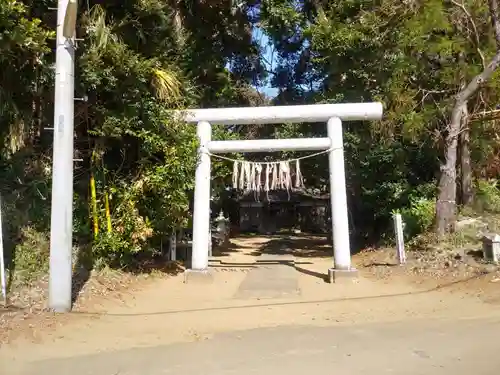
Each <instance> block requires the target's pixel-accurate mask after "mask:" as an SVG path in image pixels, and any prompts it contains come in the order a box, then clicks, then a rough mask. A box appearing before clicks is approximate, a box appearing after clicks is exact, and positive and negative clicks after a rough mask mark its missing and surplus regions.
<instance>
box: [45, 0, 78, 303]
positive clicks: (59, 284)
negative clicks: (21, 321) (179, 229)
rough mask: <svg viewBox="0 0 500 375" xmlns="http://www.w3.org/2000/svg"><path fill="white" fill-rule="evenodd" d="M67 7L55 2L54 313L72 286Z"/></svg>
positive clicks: (71, 110)
mask: <svg viewBox="0 0 500 375" xmlns="http://www.w3.org/2000/svg"><path fill="white" fill-rule="evenodd" d="M67 6H68V0H59V2H58V6H57V40H56V76H55V98H54V146H53V147H54V153H53V161H52V208H51V221H50V279H49V306H50V308H51V309H53V310H54V311H56V312H67V311H69V310H71V283H72V281H71V277H72V275H71V273H72V264H71V256H72V254H71V253H72V242H73V241H72V231H73V126H74V124H73V121H74V44H73V41H72V40H71V39H68V38H66V37H64V36H63V26H64V19H65V15H66V8H67Z"/></svg>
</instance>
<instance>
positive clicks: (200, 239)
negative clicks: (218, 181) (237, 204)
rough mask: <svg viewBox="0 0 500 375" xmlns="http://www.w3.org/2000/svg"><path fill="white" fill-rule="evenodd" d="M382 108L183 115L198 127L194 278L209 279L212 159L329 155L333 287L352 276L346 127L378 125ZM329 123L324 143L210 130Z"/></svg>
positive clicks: (231, 110)
mask: <svg viewBox="0 0 500 375" xmlns="http://www.w3.org/2000/svg"><path fill="white" fill-rule="evenodd" d="M382 113H383V106H382V103H348V104H314V105H296V106H276V107H245V108H211V109H193V110H187V111H185V112H182V113H181V112H179V113H178V114H181V116H182V117H183V119H184V120H185V121H186V122H188V123H196V124H197V135H198V138H199V140H200V148H199V163H198V166H197V168H196V181H195V190H194V214H193V242H192V263H191V269H190V270H189V272H190V273H195V274H201V275H206V274H208V248H209V228H210V172H211V165H210V164H211V163H210V153H213V154H216V153H230V152H272V151H312V150H328V149H330V150H331V151H330V152H329V156H328V159H329V168H330V201H331V205H332V234H333V258H334V266H333V267H332V268H330V269H329V270H328V276H329V280H330V282H333V281H334V280H335V278H337V277H342V276H347V275H352V274H353V273H354V272H355V269H353V268H352V267H351V249H350V243H349V223H348V212H347V197H346V180H345V169H344V148H343V136H342V121H358V120H379V119H381V118H382ZM322 121H326V122H327V134H328V137H326V138H291V139H261V140H233V141H217V140H215V141H212V127H211V124H212V123H213V124H221V125H249V124H281V123H287V122H288V123H289V122H322Z"/></svg>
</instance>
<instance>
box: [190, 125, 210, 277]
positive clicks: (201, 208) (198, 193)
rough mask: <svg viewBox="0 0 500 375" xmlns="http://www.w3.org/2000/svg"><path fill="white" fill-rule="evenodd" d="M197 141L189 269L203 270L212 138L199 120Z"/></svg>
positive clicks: (208, 209) (206, 250)
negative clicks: (197, 158)
mask: <svg viewBox="0 0 500 375" xmlns="http://www.w3.org/2000/svg"><path fill="white" fill-rule="evenodd" d="M196 133H197V135H198V138H199V141H200V149H199V160H198V166H197V167H196V176H195V183H196V185H195V187H194V213H193V245H192V246H193V247H192V258H191V269H192V270H195V271H203V270H206V269H207V268H208V250H209V242H210V238H209V236H210V168H211V165H210V155H209V154H208V149H207V145H208V142H210V140H211V138H212V127H211V125H210V123H208V122H207V121H200V122H199V123H198V125H197V131H196Z"/></svg>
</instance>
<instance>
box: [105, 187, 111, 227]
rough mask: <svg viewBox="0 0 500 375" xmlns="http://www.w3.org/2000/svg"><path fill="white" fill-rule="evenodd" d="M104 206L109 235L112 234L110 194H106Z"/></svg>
mask: <svg viewBox="0 0 500 375" xmlns="http://www.w3.org/2000/svg"><path fill="white" fill-rule="evenodd" d="M104 199H105V200H104V205H105V207H106V224H107V228H108V233H111V230H112V228H111V213H110V212H109V198H108V193H107V192H106V193H105V195H104Z"/></svg>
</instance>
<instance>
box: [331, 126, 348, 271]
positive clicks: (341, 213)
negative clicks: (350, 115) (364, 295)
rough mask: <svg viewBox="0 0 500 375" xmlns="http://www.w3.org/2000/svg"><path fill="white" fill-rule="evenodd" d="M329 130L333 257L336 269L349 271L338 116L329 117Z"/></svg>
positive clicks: (346, 220)
mask: <svg viewBox="0 0 500 375" xmlns="http://www.w3.org/2000/svg"><path fill="white" fill-rule="evenodd" d="M327 131H328V137H329V138H330V140H331V145H332V150H331V151H330V153H329V155H328V161H329V168H330V201H331V205H332V236H333V258H334V263H335V270H338V271H349V270H350V269H351V247H350V243H349V222H348V212H347V195H346V180H345V168H344V144H343V137H342V121H341V120H340V119H339V118H338V117H333V118H331V119H329V120H328V123H327Z"/></svg>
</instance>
